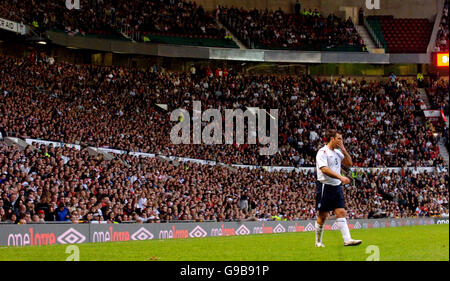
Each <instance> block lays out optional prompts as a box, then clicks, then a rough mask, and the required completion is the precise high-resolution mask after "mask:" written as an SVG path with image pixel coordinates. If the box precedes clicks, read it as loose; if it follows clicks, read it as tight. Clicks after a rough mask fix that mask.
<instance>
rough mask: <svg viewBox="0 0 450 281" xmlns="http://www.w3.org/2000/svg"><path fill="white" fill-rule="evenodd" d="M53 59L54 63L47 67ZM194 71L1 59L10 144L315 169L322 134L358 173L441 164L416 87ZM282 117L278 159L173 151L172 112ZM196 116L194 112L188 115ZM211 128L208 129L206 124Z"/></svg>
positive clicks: (209, 150)
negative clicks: (274, 112) (335, 134)
mask: <svg viewBox="0 0 450 281" xmlns="http://www.w3.org/2000/svg"><path fill="white" fill-rule="evenodd" d="M49 61H50V62H49ZM202 73H203V72H201V71H198V73H196V74H195V75H191V74H190V73H175V72H156V71H153V69H150V70H146V69H144V70H140V69H136V68H122V67H100V66H93V65H73V64H69V63H65V62H57V63H53V62H51V60H48V58H47V57H41V56H40V55H35V56H34V57H32V58H30V57H27V58H12V57H6V56H2V57H0V93H1V95H0V112H1V113H2V116H0V118H1V119H0V128H3V130H4V131H5V132H6V134H7V135H9V136H17V137H21V138H39V139H43V140H52V141H58V142H64V143H71V144H78V143H81V144H85V145H89V146H94V147H109V148H115V149H122V150H126V151H137V152H149V153H156V154H163V155H174V156H180V157H182V156H184V157H191V158H197V159H205V160H216V161H220V162H223V163H227V164H252V165H275V166H298V167H300V166H310V167H311V166H314V163H315V160H314V157H315V153H316V151H317V150H318V149H319V148H320V147H321V146H323V144H324V143H325V141H326V140H325V139H324V131H325V130H326V129H327V128H331V127H335V128H337V129H338V130H341V131H342V132H343V135H344V141H345V145H346V146H347V147H348V150H349V151H351V152H352V155H353V158H354V159H353V162H354V164H355V166H361V167H381V166H385V167H386V166H388V167H389V166H390V167H399V166H400V167H401V166H440V165H442V164H443V160H442V158H441V156H440V155H439V147H438V146H437V139H436V138H435V137H434V136H433V134H432V131H431V130H430V129H428V128H427V127H426V126H424V125H423V123H422V122H421V121H420V116H422V115H421V114H423V113H422V111H421V109H420V106H421V104H422V101H421V100H420V97H419V95H418V93H417V91H416V87H415V86H414V84H413V82H411V83H407V82H402V81H395V83H391V82H367V81H364V80H362V81H356V80H354V79H349V78H347V79H346V78H339V79H335V80H333V81H325V80H324V81H321V80H320V79H317V80H315V79H312V78H311V77H307V76H300V77H297V76H295V77H293V76H274V75H241V74H236V73H228V72H225V71H221V72H216V74H214V73H213V72H212V71H208V70H207V71H206V72H205V74H202ZM195 100H197V101H201V103H202V110H203V111H204V110H206V109H207V108H222V109H223V108H232V109H236V108H241V109H243V110H245V109H246V107H258V108H263V109H267V110H268V109H270V108H276V109H279V114H278V118H279V122H278V123H279V144H278V148H279V151H278V152H277V153H276V154H274V155H272V156H264V155H260V154H259V148H260V145H257V144H255V145H251V144H249V145H247V144H241V145H237V144H234V145H226V144H223V145H206V144H199V145H188V144H185V145H181V144H180V145H175V144H173V143H172V142H171V140H170V130H171V129H172V127H173V126H174V125H175V124H176V123H175V122H172V121H170V112H168V111H158V110H157V108H156V107H155V106H154V105H155V104H156V103H158V104H160V103H162V104H168V106H169V110H170V111H171V110H174V109H176V108H187V109H189V108H191V106H192V101H195ZM189 112H192V111H191V110H189ZM206 124H207V123H206V122H204V124H203V125H206Z"/></svg>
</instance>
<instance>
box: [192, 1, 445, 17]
mask: <svg viewBox="0 0 450 281" xmlns="http://www.w3.org/2000/svg"><path fill="white" fill-rule="evenodd" d="M194 1H195V2H197V3H198V4H200V5H202V6H203V7H204V8H205V10H208V11H211V10H214V9H215V8H216V7H217V6H219V5H220V6H225V7H237V8H241V7H244V8H246V9H253V8H256V9H262V10H264V9H268V10H272V11H275V10H278V9H281V10H283V11H284V12H286V13H294V4H295V2H296V0H246V1H242V0H194ZM439 1H441V0H427V1H423V0H380V9H372V10H369V9H367V7H366V0H326V1H325V0H299V1H298V2H299V3H300V4H301V10H302V11H303V9H307V10H308V9H311V10H314V9H315V8H317V9H318V10H319V11H320V12H321V14H322V15H325V16H328V15H329V14H331V13H334V14H336V15H338V16H345V13H344V12H343V11H340V10H341V7H357V8H358V9H359V8H361V7H362V8H363V9H364V13H365V15H367V16H372V15H373V16H378V15H393V16H394V17H397V18H427V19H429V20H434V18H435V17H436V14H437V8H438V3H439ZM370 2H372V3H373V2H374V0H370Z"/></svg>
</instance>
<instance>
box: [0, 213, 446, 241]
mask: <svg viewBox="0 0 450 281" xmlns="http://www.w3.org/2000/svg"><path fill="white" fill-rule="evenodd" d="M443 223H445V224H448V218H446V219H441V218H404V219H357V220H356V219H355V220H349V228H350V229H362V228H386V227H399V226H410V225H431V224H443ZM337 229H338V228H337V224H336V222H335V221H334V220H330V221H327V223H326V225H325V230H337ZM308 231H314V221H313V220H302V221H245V222H199V223H190V222H186V223H183V222H180V223H148V224H48V223H47V224H26V225H13V224H6V225H1V224H0V246H38V245H53V244H79V243H97V242H115V241H135V240H154V239H177V238H201V237H215V236H216V237H222V236H235V235H254V234H269V233H286V232H308Z"/></svg>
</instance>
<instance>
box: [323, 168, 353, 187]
mask: <svg viewBox="0 0 450 281" xmlns="http://www.w3.org/2000/svg"><path fill="white" fill-rule="evenodd" d="M320 170H321V171H322V173H324V174H325V175H327V176H329V177H332V178H335V179H338V180H340V181H341V182H342V183H343V184H349V183H350V179H349V178H347V177H343V176H341V175H339V174H337V173H335V172H333V171H332V170H331V169H330V168H328V167H327V166H323V167H320Z"/></svg>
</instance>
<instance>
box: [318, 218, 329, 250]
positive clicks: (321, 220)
mask: <svg viewBox="0 0 450 281" xmlns="http://www.w3.org/2000/svg"><path fill="white" fill-rule="evenodd" d="M327 217H328V212H325V211H319V215H318V216H317V221H316V224H315V230H316V247H325V245H324V244H323V242H322V237H323V226H324V225H325V221H326V219H327Z"/></svg>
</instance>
